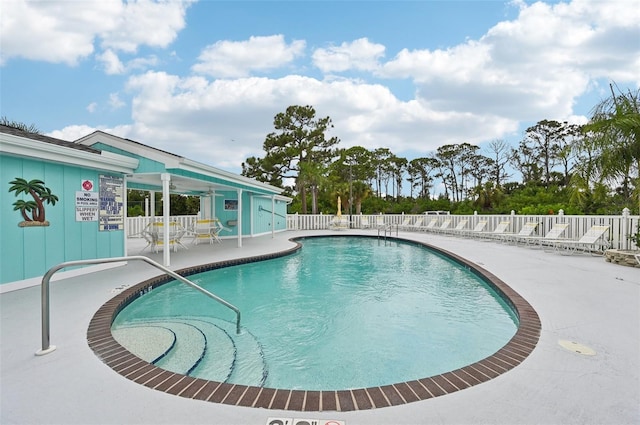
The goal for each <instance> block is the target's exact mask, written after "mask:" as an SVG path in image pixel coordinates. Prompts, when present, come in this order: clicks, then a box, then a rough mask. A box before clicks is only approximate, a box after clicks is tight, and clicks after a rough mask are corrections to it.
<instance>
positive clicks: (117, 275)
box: [0, 230, 640, 425]
mask: <svg viewBox="0 0 640 425" xmlns="http://www.w3.org/2000/svg"><path fill="white" fill-rule="evenodd" d="M351 232H353V233H358V232H360V233H367V234H372V235H373V234H376V231H375V230H368V231H342V232H341V234H349V233H351ZM318 233H323V232H322V231H317V232H285V233H280V234H277V235H276V236H275V238H271V236H264V237H258V238H253V239H245V240H244V247H243V248H237V247H236V240H235V239H234V240H225V241H223V244H216V245H208V244H201V245H198V246H193V245H187V246H188V247H189V250H180V251H179V252H178V253H175V254H172V266H171V268H172V269H180V268H183V267H187V266H190V265H195V264H202V263H205V262H213V261H219V260H224V259H229V258H234V257H238V256H253V255H258V254H263V253H268V252H273V251H278V250H282V249H286V248H289V247H291V246H292V244H291V242H289V241H288V239H289V238H291V237H294V236H300V235H308V234H318ZM325 233H327V232H326V231H325ZM333 234H335V232H333ZM400 236H401V237H405V238H412V239H416V240H420V241H423V242H427V243H430V244H433V245H435V246H438V247H441V248H443V249H446V250H448V251H451V252H454V253H456V254H459V255H461V256H463V257H465V258H467V259H469V260H471V261H472V262H474V263H477V264H479V265H481V266H482V267H483V268H485V269H487V270H489V271H490V272H492V273H494V274H495V275H497V276H498V277H499V278H501V279H502V280H503V281H505V282H506V283H507V284H509V285H510V286H511V287H512V288H513V289H515V290H516V291H517V292H518V293H519V294H520V295H522V296H523V297H524V298H525V299H526V300H527V301H528V302H529V303H530V304H531V305H532V306H533V307H534V308H535V309H536V311H537V312H538V314H539V316H540V319H541V321H542V333H541V338H540V342H539V344H538V346H537V347H536V349H535V350H534V351H533V353H532V354H531V355H530V356H529V357H528V358H527V359H526V360H525V361H524V362H523V363H522V364H521V365H520V366H518V367H516V368H515V369H514V370H512V371H510V372H507V373H506V374H504V375H501V376H499V377H498V378H496V379H493V380H491V381H488V382H486V383H483V384H480V385H478V386H475V387H471V388H468V389H465V390H462V391H458V392H455V393H453V394H449V395H446V396H442V397H437V398H434V399H430V400H426V401H421V402H415V403H410V404H407V405H403V406H397V407H388V408H383V409H374V410H368V411H357V412H319V413H309V412H299V413H298V412H290V411H289V412H285V411H273V410H266V409H257V408H241V407H233V406H226V405H220V404H215V403H209V402H200V401H197V400H189V399H184V398H181V397H176V396H171V395H169V394H165V393H162V392H159V391H155V390H152V389H148V388H146V387H143V386H141V385H138V384H136V383H134V382H132V381H129V380H127V379H125V378H123V377H121V376H120V375H118V374H117V373H115V372H114V371H112V370H111V369H110V368H108V367H107V366H105V365H104V364H103V363H102V362H101V361H100V360H99V359H98V358H96V356H95V355H94V353H93V351H91V350H90V349H89V347H88V346H87V341H86V331H87V327H88V324H89V320H90V319H91V317H92V316H93V314H94V313H95V312H96V310H97V309H98V308H99V307H100V306H101V305H102V304H103V303H104V302H106V301H107V300H109V299H110V298H112V297H113V296H114V295H115V293H117V291H118V290H119V288H120V289H121V288H122V287H123V286H124V285H128V286H132V285H134V284H136V283H138V282H140V281H142V280H143V279H146V278H149V277H152V276H155V275H158V274H159V273H158V272H157V270H155V269H153V268H151V267H150V266H148V265H147V264H144V263H140V264H128V265H126V266H121V267H117V268H113V269H110V270H105V271H100V272H96V273H92V274H89V275H84V276H77V277H72V278H68V279H64V280H60V281H55V282H53V283H52V291H51V343H52V344H54V345H56V346H57V350H56V351H54V352H53V353H51V354H49V355H46V356H41V357H37V356H35V355H34V352H35V351H36V350H37V349H39V348H40V341H41V332H40V305H41V303H40V288H39V287H31V288H27V289H22V290H18V291H13V292H8V293H4V294H1V295H0V314H1V318H0V341H1V348H0V355H1V357H0V367H1V369H0V400H1V404H0V423H2V424H205V423H206V424H230V425H232V424H238V425H247V424H256V425H266V424H268V423H269V418H300V419H314V420H323V419H324V420H330V419H331V420H339V421H344V422H345V423H346V424H348V425H365V424H395V425H401V424H478V423H483V424H637V423H640V271H639V270H638V269H634V268H630V267H623V266H617V265H613V264H610V263H606V262H605V261H604V260H603V259H602V258H601V257H591V256H587V255H574V256H562V255H558V254H554V253H547V252H543V251H541V250H535V249H530V248H523V247H514V246H509V245H504V244H500V243H497V242H481V241H472V240H468V239H461V238H456V237H447V236H436V235H431V234H425V233H411V232H401V233H400ZM139 249H140V247H136V246H135V245H134V246H132V247H131V251H132V252H131V254H137V251H138V250H139ZM149 256H150V257H151V258H153V259H154V260H156V261H158V262H161V260H162V254H161V253H160V254H149ZM561 341H568V342H574V343H577V344H578V345H574V346H577V347H579V348H580V347H582V346H584V347H586V348H582V351H583V352H586V351H587V348H589V349H592V350H594V351H595V355H584V354H578V353H576V352H575V351H571V350H569V349H567V348H563V346H561V345H560V343H559V342H561ZM569 348H571V346H570V347H569ZM322 423H324V422H322V421H320V422H318V425H320V424H322ZM290 425H292V424H290Z"/></svg>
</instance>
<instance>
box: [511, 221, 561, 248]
mask: <svg viewBox="0 0 640 425" xmlns="http://www.w3.org/2000/svg"><path fill="white" fill-rule="evenodd" d="M568 228H569V224H567V223H556V224H554V225H553V227H551V230H549V231H548V232H547V234H546V235H544V236H533V235H531V236H513V238H512V239H513V241H514V242H515V243H516V244H517V243H518V242H523V243H524V244H525V246H534V247H535V246H540V247H542V246H543V245H544V244H545V243H548V242H549V241H554V240H558V239H561V238H562V235H563V234H564V232H565V230H567V229H568Z"/></svg>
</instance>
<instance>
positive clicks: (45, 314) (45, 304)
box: [36, 255, 240, 356]
mask: <svg viewBox="0 0 640 425" xmlns="http://www.w3.org/2000/svg"><path fill="white" fill-rule="evenodd" d="M131 260H141V261H144V262H146V263H147V264H150V265H152V266H153V267H155V268H157V269H160V270H162V271H163V272H165V273H166V274H168V275H169V276H171V277H173V278H174V279H177V280H179V281H180V282H182V283H185V284H187V285H189V286H191V287H192V288H194V289H197V290H198V291H200V292H202V293H203V294H205V295H206V296H208V297H209V298H212V299H214V300H215V301H217V302H219V303H220V304H222V305H224V306H225V307H228V308H230V309H231V310H233V311H234V312H235V313H236V333H237V334H239V333H240V310H239V309H238V308H237V307H236V306H234V305H233V304H230V303H228V302H227V301H225V300H223V299H222V298H220V297H218V296H217V295H214V294H212V293H211V292H209V291H207V290H206V289H204V288H202V287H200V286H198V285H196V284H195V283H193V282H191V281H190V280H188V279H186V278H184V277H182V276H180V275H179V274H178V273H176V272H174V271H172V270H169V269H168V268H166V267H164V266H163V265H161V264H158V263H156V262H155V261H153V260H152V259H150V258H147V257H145V256H143V255H132V256H130V257H113V258H96V259H93V260H76V261H67V262H65V263H60V264H58V265H57V266H54V267H52V268H50V269H49V271H47V273H45V275H44V276H43V277H42V297H41V298H42V349H41V350H38V351H36V355H37V356H42V355H45V354H49V353H51V352H52V351H54V350H55V349H56V346H55V345H51V344H50V338H49V331H50V326H49V325H50V321H49V310H50V309H49V281H50V280H51V277H52V276H53V274H54V273H55V272H57V271H58V270H61V269H64V268H65V267H72V266H82V265H88V264H105V263H119V262H123V261H131Z"/></svg>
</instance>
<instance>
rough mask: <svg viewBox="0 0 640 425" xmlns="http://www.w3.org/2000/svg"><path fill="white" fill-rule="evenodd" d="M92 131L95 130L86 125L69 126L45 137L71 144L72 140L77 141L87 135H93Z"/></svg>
mask: <svg viewBox="0 0 640 425" xmlns="http://www.w3.org/2000/svg"><path fill="white" fill-rule="evenodd" d="M94 131H96V129H95V128H94V127H91V126H88V125H70V126H67V127H64V128H63V129H62V130H55V131H52V132H50V133H47V136H49V137H55V138H56V139H60V140H67V141H69V142H73V141H74V140H78V139H79V138H81V137H84V136H86V135H87V134H91V133H93V132H94Z"/></svg>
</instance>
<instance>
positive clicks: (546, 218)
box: [287, 209, 640, 250]
mask: <svg viewBox="0 0 640 425" xmlns="http://www.w3.org/2000/svg"><path fill="white" fill-rule="evenodd" d="M380 215H381V214H373V215H362V214H357V215H356V214H354V215H351V216H350V220H349V222H350V227H352V228H356V229H360V228H365V226H363V225H362V219H363V218H364V217H366V218H368V222H369V223H376V218H378V217H380ZM334 217H335V216H334V215H333V214H289V215H288V216H287V229H288V230H316V229H327V228H329V224H330V223H331V221H332V220H333V219H334ZM382 217H383V218H384V224H385V225H390V226H393V227H396V228H397V226H399V225H401V224H402V223H403V222H404V221H405V219H406V218H407V217H409V218H411V220H410V225H413V224H414V223H416V220H418V219H419V218H422V220H423V224H424V225H426V224H427V223H428V222H429V221H430V220H431V219H433V218H436V219H438V220H439V223H441V222H442V220H444V219H450V220H451V224H450V227H451V228H454V227H455V226H457V224H458V222H459V221H461V220H468V221H469V222H468V224H467V228H469V229H471V228H473V227H474V226H475V225H476V224H477V222H478V221H479V220H481V219H482V220H487V221H488V223H487V228H486V231H491V230H493V229H494V228H495V227H496V226H497V225H498V223H500V222H501V221H504V220H505V219H509V220H511V226H510V228H509V229H507V231H508V232H513V233H517V232H518V231H520V229H521V228H522V226H523V225H524V224H525V223H527V222H529V221H535V222H538V223H539V225H538V227H537V229H536V233H535V235H536V236H544V235H545V234H546V233H547V232H548V231H549V230H550V229H551V227H553V225H554V224H555V223H568V224H569V228H568V229H567V232H566V233H565V237H567V238H570V239H578V238H580V237H581V236H582V235H584V233H585V232H586V231H587V230H588V229H589V228H590V227H591V226H594V225H605V226H609V231H608V233H607V237H608V239H609V241H610V242H611V247H612V248H614V249H625V250H626V249H629V250H637V249H638V247H636V246H634V244H633V243H632V242H631V240H630V239H629V236H630V235H631V234H634V233H635V232H636V229H637V228H638V224H639V223H640V216H638V215H630V214H629V211H628V210H626V209H625V211H623V213H622V214H621V215H565V214H564V213H563V212H562V211H559V213H558V214H550V215H516V214H515V213H512V214H510V215H502V214H489V215H484V214H482V215H481V214H473V215H426V214H382ZM375 227H376V226H374V225H373V226H371V228H375Z"/></svg>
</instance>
